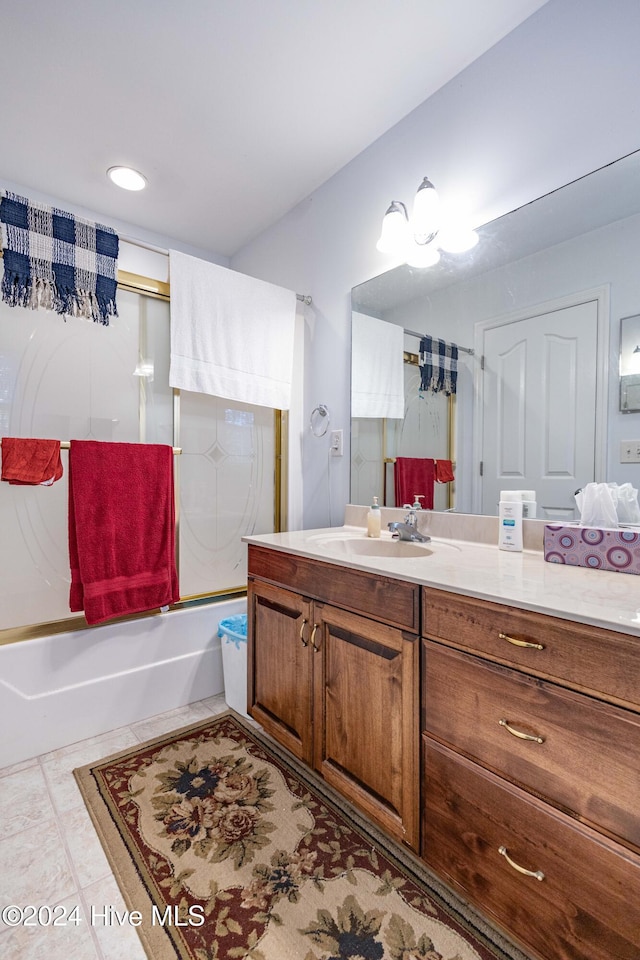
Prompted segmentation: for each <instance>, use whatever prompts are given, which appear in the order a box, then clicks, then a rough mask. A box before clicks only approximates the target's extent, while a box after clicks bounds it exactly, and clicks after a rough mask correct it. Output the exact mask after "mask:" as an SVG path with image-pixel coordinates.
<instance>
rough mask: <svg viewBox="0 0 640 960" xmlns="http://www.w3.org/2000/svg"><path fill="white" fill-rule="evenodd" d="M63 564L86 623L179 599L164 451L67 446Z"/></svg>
mask: <svg viewBox="0 0 640 960" xmlns="http://www.w3.org/2000/svg"><path fill="white" fill-rule="evenodd" d="M69 561H70V566H71V590H70V593H69V607H70V609H71V610H73V611H76V610H84V612H85V616H86V618H87V623H90V624H93V623H100V622H102V621H103V620H109V619H111V618H112V617H119V616H123V615H125V614H131V613H139V612H141V611H143V610H153V609H154V608H156V607H162V606H165V605H167V604H170V603H176V602H177V601H178V600H179V599H180V593H179V590H178V577H177V572H176V564H175V504H174V492H173V450H172V449H171V447H167V446H164V445H162V444H152V443H150V444H144V443H100V442H97V441H94V440H72V441H71V449H70V451H69Z"/></svg>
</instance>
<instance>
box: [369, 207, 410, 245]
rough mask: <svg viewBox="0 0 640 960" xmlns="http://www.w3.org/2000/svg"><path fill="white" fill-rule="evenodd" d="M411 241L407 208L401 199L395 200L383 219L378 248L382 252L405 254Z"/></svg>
mask: <svg viewBox="0 0 640 960" xmlns="http://www.w3.org/2000/svg"><path fill="white" fill-rule="evenodd" d="M408 241H409V221H408V219H407V208H406V207H405V205H404V203H401V202H400V201H399V200H393V201H392V203H391V204H390V206H389V207H388V209H387V212H386V213H385V215H384V217H383V220H382V230H381V232H380V239H379V240H378V242H377V244H376V249H377V250H379V251H380V253H391V254H395V255H397V256H404V250H405V248H406V246H407V243H408Z"/></svg>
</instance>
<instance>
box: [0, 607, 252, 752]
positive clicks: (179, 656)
mask: <svg viewBox="0 0 640 960" xmlns="http://www.w3.org/2000/svg"><path fill="white" fill-rule="evenodd" d="M246 607H247V601H246V597H241V598H238V599H234V600H224V601H219V602H212V603H208V604H202V605H197V606H192V607H188V608H185V609H180V610H171V611H169V612H167V613H164V614H158V615H157V616H153V617H147V618H144V619H141V620H132V621H130V622H126V623H118V624H103V625H102V626H99V627H92V628H90V629H87V630H79V631H73V632H68V633H60V634H56V635H53V636H45V637H39V638H37V639H34V640H24V641H21V642H18V643H11V644H6V645H5V646H0V767H4V766H7V765H9V764H13V763H18V762H20V761H22V760H27V759H29V758H31V757H35V756H38V755H39V754H41V753H48V752H49V751H50V750H56V749H58V748H59V747H64V746H67V745H68V744H70V743H75V742H76V741H78V740H84V739H85V738H86V737H92V736H96V735H98V734H100V733H106V732H108V731H109V730H113V729H115V728H116V727H121V726H123V725H125V724H128V723H133V722H134V721H136V720H144V719H146V718H147V717H152V716H154V715H155V714H157V713H163V712H164V711H165V710H171V709H173V708H175V707H180V706H184V705H186V704H188V703H193V702H194V701H196V700H203V699H204V698H206V697H211V696H214V695H215V694H219V693H222V692H223V689H224V681H223V673H222V655H221V651H220V640H219V638H218V624H219V622H220V621H221V620H222V619H224V618H225V617H229V616H232V615H234V614H237V613H244V612H245V611H246Z"/></svg>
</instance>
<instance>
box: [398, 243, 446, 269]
mask: <svg viewBox="0 0 640 960" xmlns="http://www.w3.org/2000/svg"><path fill="white" fill-rule="evenodd" d="M439 259H440V251H439V250H438V248H437V247H436V246H435V244H432V243H429V244H418V243H412V244H410V246H409V248H408V250H407V252H406V253H405V261H406V263H408V264H409V266H410V267H433V266H435V264H436V263H437V262H438V260H439Z"/></svg>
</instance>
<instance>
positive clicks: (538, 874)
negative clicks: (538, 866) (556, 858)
mask: <svg viewBox="0 0 640 960" xmlns="http://www.w3.org/2000/svg"><path fill="white" fill-rule="evenodd" d="M498 853H501V854H502V856H503V857H504V858H505V860H506V861H507V863H508V864H509V866H510V867H513V869H514V870H517V871H518V873H524V875H525V877H535V878H536V880H544V873H543V872H542V870H526V869H525V868H524V867H521V866H519V864H517V863H515V861H513V860H512V859H511V857H510V856H509V854H508V853H507V848H506V847H498Z"/></svg>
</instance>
